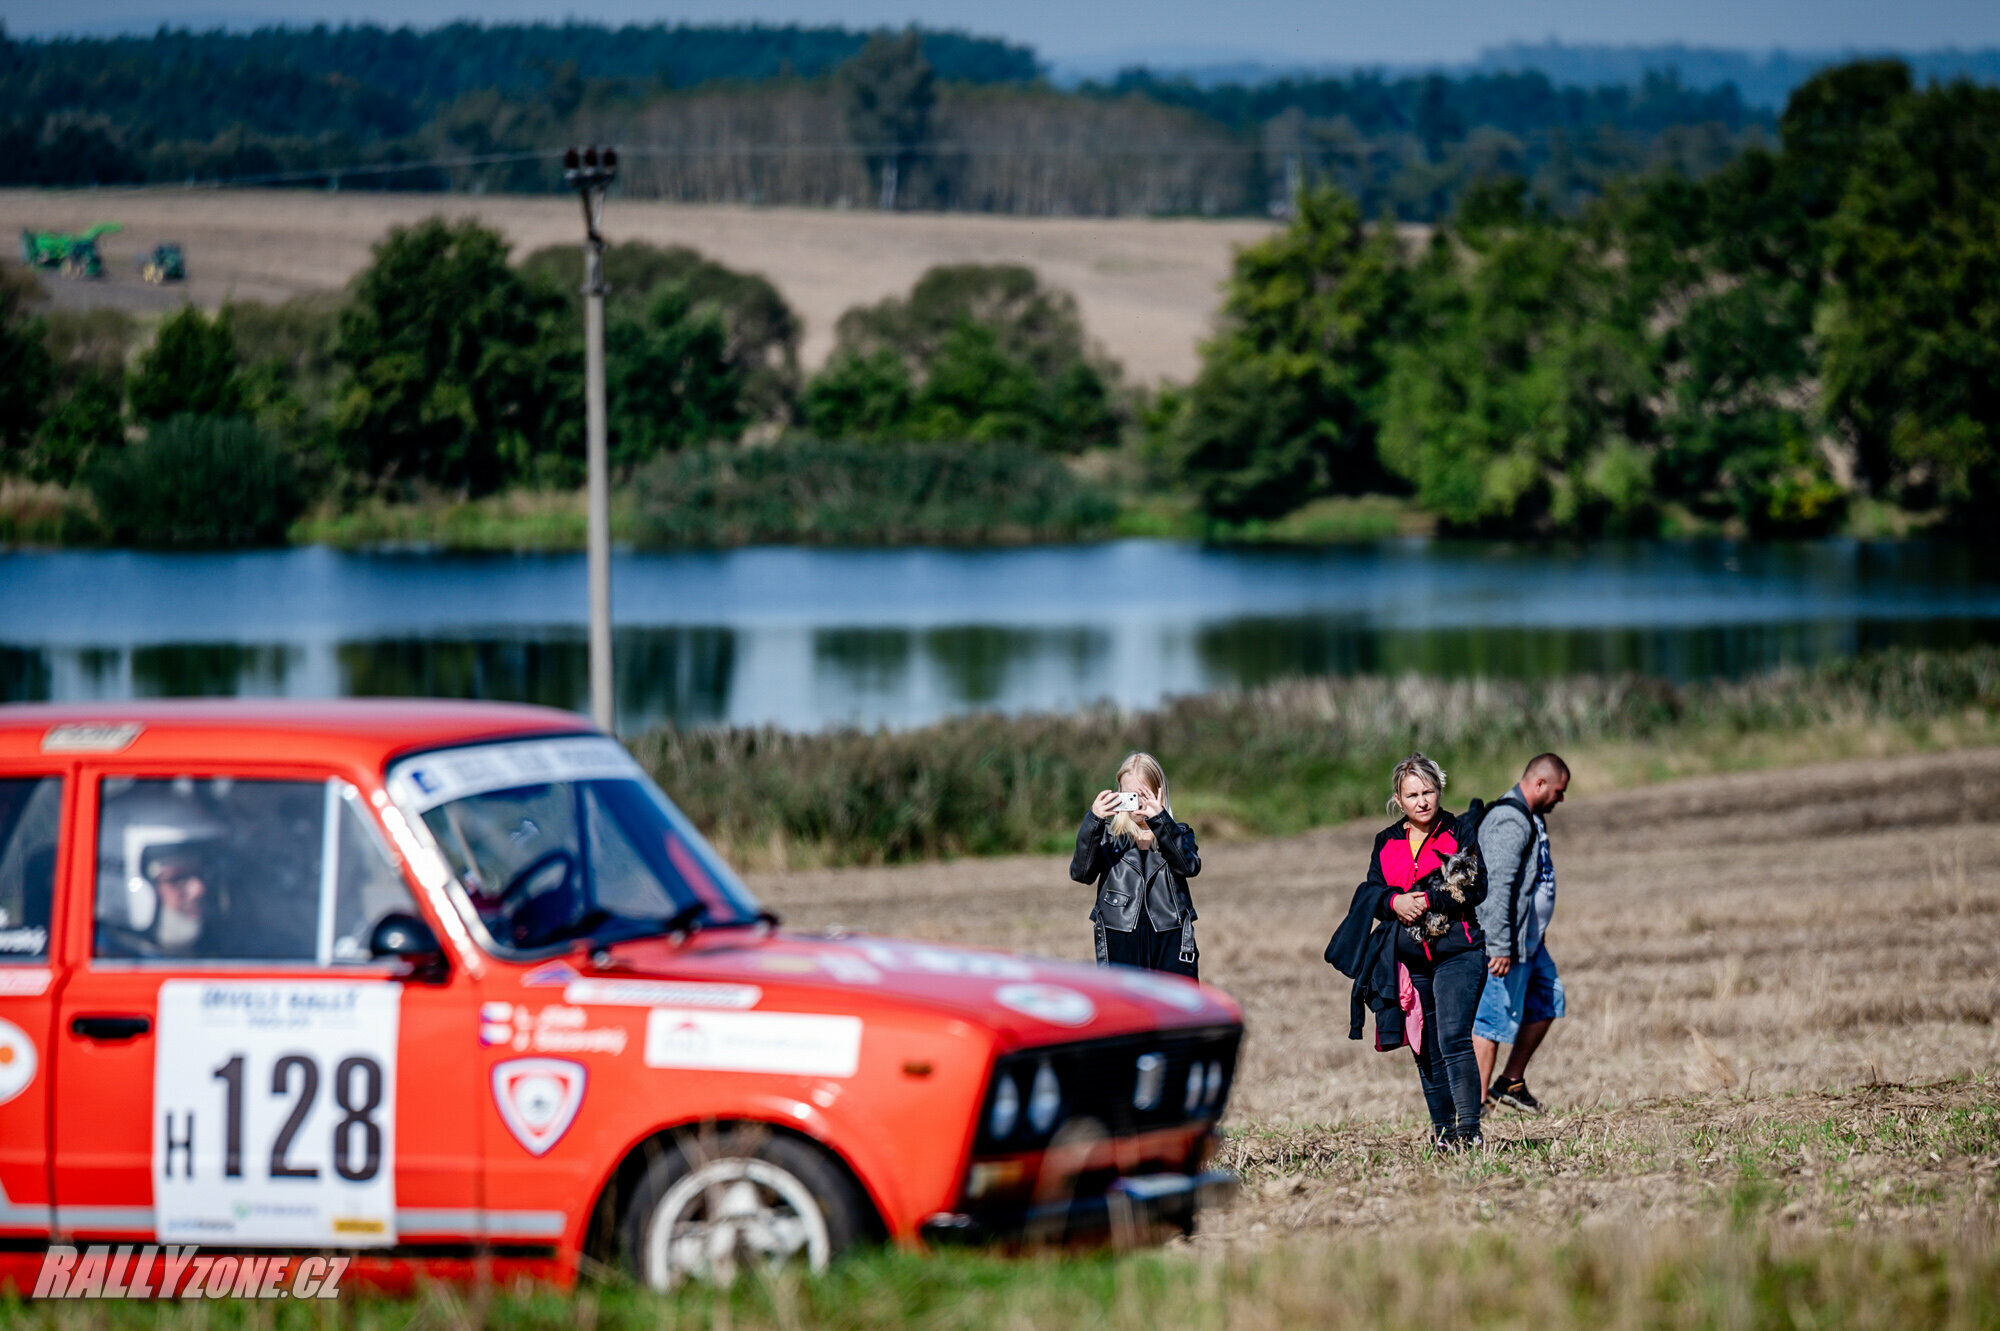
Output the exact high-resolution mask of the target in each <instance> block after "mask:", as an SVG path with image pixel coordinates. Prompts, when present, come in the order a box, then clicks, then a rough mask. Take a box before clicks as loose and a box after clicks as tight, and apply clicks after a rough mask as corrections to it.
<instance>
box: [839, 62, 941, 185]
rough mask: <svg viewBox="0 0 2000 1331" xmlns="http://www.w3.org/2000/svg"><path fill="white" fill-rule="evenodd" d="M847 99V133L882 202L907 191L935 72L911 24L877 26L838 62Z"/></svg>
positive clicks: (926, 134)
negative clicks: (891, 28) (893, 29)
mask: <svg viewBox="0 0 2000 1331" xmlns="http://www.w3.org/2000/svg"><path fill="white" fill-rule="evenodd" d="M839 78H840V85H841V89H842V91H843V93H844V94H845V97H846V102H847V134H848V137H849V138H850V139H851V140H852V141H853V142H854V144H855V145H856V146H857V147H858V148H859V149H860V150H861V155H862V159H863V160H864V161H866V162H867V164H868V178H869V180H870V181H871V182H873V184H874V185H875V188H876V191H877V193H879V194H880V196H881V199H882V206H883V207H884V208H895V207H896V206H897V203H898V200H899V199H900V198H901V197H903V196H904V195H905V193H906V192H908V184H909V180H910V177H911V175H912V174H913V168H914V167H915V166H916V165H917V163H918V162H919V161H920V160H921V155H922V152H923V149H924V148H925V146H926V145H927V144H928V143H929V142H930V137H931V111H932V110H933V108H935V106H936V105H937V76H936V74H935V73H934V72H933V71H932V69H931V64H930V61H928V60H926V59H924V46H923V38H922V37H921V36H920V35H919V34H918V32H917V30H916V29H915V28H909V29H906V30H904V31H903V32H900V33H887V32H878V33H876V34H875V35H874V36H873V37H870V38H869V39H868V44H867V45H866V46H863V47H862V48H861V50H860V51H858V52H856V53H855V56H854V58H853V59H852V60H849V61H848V62H847V63H846V64H844V65H842V66H841V67H840V75H839Z"/></svg>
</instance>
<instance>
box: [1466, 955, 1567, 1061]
mask: <svg viewBox="0 0 2000 1331" xmlns="http://www.w3.org/2000/svg"><path fill="white" fill-rule="evenodd" d="M1562 1015H1563V982H1562V976H1560V975H1558V974H1556V963H1555V960H1554V959H1553V958H1552V957H1550V956H1549V945H1548V944H1547V943H1543V944H1542V945H1541V946H1540V947H1538V948H1536V949H1535V955H1533V956H1532V957H1529V958H1528V959H1527V960H1526V961H1517V962H1515V963H1514V964H1513V965H1512V966H1509V967H1508V968H1507V973H1506V974H1505V975H1502V976H1494V975H1488V976H1487V977H1486V992H1484V993H1482V994H1481V995H1480V996H1479V1014H1478V1015H1477V1016H1476V1017H1474V1018H1473V1019H1472V1033H1473V1034H1474V1035H1476V1036H1478V1037H1479V1038H1480V1039H1482V1040H1491V1041H1493V1043H1495V1044H1512V1043H1514V1037H1515V1036H1517V1035H1519V1034H1520V1033H1521V1027H1522V1025H1523V1024H1524V1023H1526V1022H1531V1021H1549V1020H1552V1019H1553V1018H1556V1017H1560V1016H1562Z"/></svg>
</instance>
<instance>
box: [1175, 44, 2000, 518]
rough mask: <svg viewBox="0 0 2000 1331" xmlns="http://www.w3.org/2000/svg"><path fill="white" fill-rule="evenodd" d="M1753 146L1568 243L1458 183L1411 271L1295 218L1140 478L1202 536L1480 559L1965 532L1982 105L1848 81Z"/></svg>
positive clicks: (1998, 160) (1845, 71) (1586, 214)
mask: <svg viewBox="0 0 2000 1331" xmlns="http://www.w3.org/2000/svg"><path fill="white" fill-rule="evenodd" d="M1779 131H1780V135H1781V138H1782V143H1783V146H1782V148H1774V149H1765V148H1755V149H1752V150H1750V151H1747V152H1745V153H1744V154H1742V155H1741V156H1740V157H1739V158H1737V159H1736V160H1735V161H1733V162H1732V163H1730V164H1729V165H1728V166H1727V167H1725V168H1723V169H1722V170H1719V171H1717V172H1715V173H1713V174H1711V175H1709V176H1707V177H1705V178H1703V179H1700V180H1693V179H1689V178H1687V177H1685V176H1681V175H1676V174H1662V175H1654V176H1650V177H1644V178H1638V179H1633V180H1630V181H1628V182H1626V183H1625V184H1624V185H1623V186H1622V187H1620V188H1618V189H1616V190H1614V191H1611V192H1610V193H1609V194H1608V195H1607V196H1606V197H1605V198H1604V199H1602V200H1600V201H1598V202H1596V203H1594V204H1593V205H1592V206H1590V207H1589V208H1587V209H1585V210H1584V211H1583V212H1581V213H1580V214H1579V215H1576V216H1573V217H1566V216H1564V215H1562V214H1561V213H1560V212H1559V211H1558V210H1557V209H1556V208H1554V207H1553V206H1552V205H1551V202H1550V200H1549V199H1547V197H1546V196H1544V195H1541V194H1539V193H1537V192H1536V191H1534V190H1533V189H1532V188H1531V187H1530V185H1529V183H1528V182H1527V181H1525V180H1522V179H1520V178H1519V177H1515V178H1511V179H1509V178H1500V179H1496V180H1493V181H1490V182H1484V183H1481V184H1480V185H1479V186H1477V187H1476V188H1474V189H1472V190H1470V191H1468V192H1467V194H1466V195H1465V197H1464V198H1463V199H1462V200H1461V201H1460V204H1459V206H1458V208H1457V210H1456V212H1455V213H1454V215H1453V217H1452V218H1451V220H1450V222H1449V223H1448V224H1446V225H1443V226H1440V227H1439V228H1437V229H1436V230H1435V231H1434V232H1433V233H1432V235H1431V237H1430V239H1429V240H1428V242H1426V243H1424V244H1421V245H1417V246H1410V245H1406V244H1405V243H1404V242H1402V241H1401V240H1400V239H1399V238H1398V234H1397V232H1396V231H1395V229H1394V228H1391V227H1388V226H1375V227H1369V226H1366V225H1364V222H1363V216H1362V213H1361V211H1360V209H1359V208H1358V207H1357V206H1356V204H1355V202H1354V200H1353V199H1352V198H1351V197H1350V196H1348V195H1345V194H1343V193H1341V192H1339V191H1337V190H1335V189H1332V188H1325V189H1317V190H1311V191H1308V192H1306V193H1305V194H1303V195H1302V196H1301V201H1300V208H1299V213H1298V216H1297V218H1296V219H1295V220H1294V222H1293V224H1292V225H1291V226H1290V227H1289V228H1288V229H1287V230H1286V231H1284V232H1283V233H1282V234H1280V235H1278V236H1275V237H1273V238H1272V239H1270V240H1269V241H1267V242H1264V243H1262V244H1259V245H1256V246H1253V247H1250V248H1249V249H1247V250H1245V251H1244V252H1242V253H1241V255H1240V256H1239V258H1238V260H1237V262H1236V265H1235V270H1234V274H1233V276H1232V279H1231V281H1230V283H1229V286H1228V292H1227V295H1226V298H1225V301H1224V306H1223V310H1222V313H1221V315H1220V319H1219V323H1218V327H1217V330H1216V332H1215V335H1214V336H1213V338H1212V339H1211V340H1210V341H1209V342H1208V343H1207V344H1206V346H1205V347H1204V348H1203V352H1202V366H1201V370H1200V373H1199V374H1198V375H1197V376H1196V377H1195V379H1194V380H1193V382H1192V383H1190V384H1188V385H1187V386H1186V387H1185V388H1183V389H1176V390H1173V391H1171V392H1170V393H1168V394H1167V395H1165V397H1164V398H1163V400H1162V401H1160V402H1158V403H1156V404H1154V407H1153V409H1152V411H1151V413H1150V417H1149V429H1150V431H1151V437H1152V447H1153V448H1154V450H1155V453H1156V456H1158V457H1159V458H1160V459H1161V466H1162V467H1163V468H1164V469H1165V471H1167V472H1168V473H1170V474H1172V475H1174V476H1176V477H1178V478H1180V479H1181V480H1183V481H1184V482H1185V483H1186V484H1188V485H1189V486H1191V487H1192V488H1193V490H1194V491H1195V492H1196V493H1197V494H1198V495H1199V497H1200V502H1201V504H1202V507H1203V509H1204V511H1205V512H1206V513H1208V514H1209V515H1210V516H1211V517H1212V518H1213V519H1215V520H1217V521H1220V522H1223V523H1231V522H1234V523H1242V522H1252V521H1259V520H1266V519H1270V518H1274V517H1277V516H1280V515H1282V514H1284V513H1286V512H1289V511H1292V510H1294V509H1296V508H1297V507H1298V506H1299V505H1300V503H1301V502H1302V501H1304V500H1308V499H1311V498H1314V497H1321V496H1330V495H1343V494H1347V495H1353V494H1365V493H1371V492H1386V493H1392V494H1400V495H1407V496H1409V497H1411V498H1412V499H1413V501H1414V502H1415V504H1416V505H1418V506H1419V507H1420V508H1421V509H1423V510H1424V511H1426V512H1428V513H1430V514H1432V515H1434V516H1435V517H1436V518H1438V519H1439V520H1440V521H1441V522H1442V523H1444V524H1445V525H1446V527H1447V528H1449V529H1455V530H1462V531H1468V532H1483V533H1529V534H1534V533H1541V534H1576V535H1592V534H1604V533H1619V532H1625V533H1649V532H1658V531H1700V530H1717V529H1727V530H1740V531H1747V532H1749V533H1753V534H1767V535H1769V534H1810V533H1815V532H1825V531H1829V530H1833V529H1835V528H1837V527H1839V526H1840V525H1841V524H1842V523H1843V522H1844V521H1847V520H1848V519H1849V517H1850V510H1852V509H1854V508H1855V507H1856V506H1863V507H1866V506H1870V505H1884V504H1886V505H1890V506H1893V508H1895V509H1896V510H1897V511H1899V512H1902V513H1906V514H1917V515H1922V516H1923V517H1926V518H1933V519H1940V520H1944V521H1948V522H1952V523H1957V524H1965V525H1968V526H1969V525H1970V524H1971V523H1972V522H1973V521H1974V520H1975V519H1976V517H1977V515H1978V514H1979V513H1980V512H1981V511H1983V510H1984V509H1985V508H1986V506H1987V505H1988V504H1989V503H1990V502H1991V499H1992V498H1993V496H1994V495H1995V492H1996V490H2000V387H1996V380H1995V377H1994V375H1993V373H1992V367H1993V366H1994V365H1995V364H1996V363H2000V89H1995V88H1991V87H1982V86H1977V85H1974V84H1972V83H1969V82H1957V83H1952V84H1948V85H1943V86H1939V85H1932V86H1930V87H1928V88H1925V89H1921V90H1920V89H1918V88H1916V87H1914V86H1913V83H1912V80H1911V78H1910V74H1909V70H1908V69H1907V67H1905V66H1903V65H1902V64H1900V63H1898V62H1894V61H1880V62H1862V63H1857V64H1853V65H1849V66H1844V67H1841V68H1837V69H1834V70H1830V71H1827V72H1824V73H1822V74H1820V75H1817V76H1815V77H1814V78H1812V79H1810V80H1808V81H1807V82H1806V83H1804V84H1802V85H1801V86H1800V87H1799V88H1798V89H1797V90H1795V92H1794V93H1793V95H1792V97H1791V99H1790V101H1789V102H1788V103H1787V105H1786V108H1785V111H1784V113H1783V115H1782V117H1781V119H1780V123H1779Z"/></svg>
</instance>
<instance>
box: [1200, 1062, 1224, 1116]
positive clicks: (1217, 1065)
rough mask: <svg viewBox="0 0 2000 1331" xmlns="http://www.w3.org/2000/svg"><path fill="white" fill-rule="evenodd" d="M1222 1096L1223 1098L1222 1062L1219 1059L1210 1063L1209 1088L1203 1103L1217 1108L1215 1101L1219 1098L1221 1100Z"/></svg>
mask: <svg viewBox="0 0 2000 1331" xmlns="http://www.w3.org/2000/svg"><path fill="white" fill-rule="evenodd" d="M1221 1098H1222V1063H1221V1062H1220V1061H1219V1060H1218V1061H1216V1062H1213V1063H1210V1064H1209V1065H1208V1090H1207V1092H1206V1093H1205V1094H1204V1096H1203V1103H1205V1104H1206V1105H1207V1106H1208V1108H1210V1109H1213V1108H1215V1102H1216V1101H1217V1100H1220V1099H1221Z"/></svg>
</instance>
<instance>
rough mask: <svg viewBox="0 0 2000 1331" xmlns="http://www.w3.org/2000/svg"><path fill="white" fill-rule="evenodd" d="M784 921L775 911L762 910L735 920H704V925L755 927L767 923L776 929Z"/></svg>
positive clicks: (712, 926) (706, 927) (735, 927)
mask: <svg viewBox="0 0 2000 1331" xmlns="http://www.w3.org/2000/svg"><path fill="white" fill-rule="evenodd" d="M783 923H784V921H783V920H780V919H779V918H778V916H777V913H776V912H775V911H768V910H760V911H758V912H757V913H756V914H755V915H744V916H740V917H738V918H737V919H733V920H717V921H715V922H714V923H709V922H707V921H703V923H702V927H703V928H705V929H754V928H755V927H757V926H758V925H760V924H767V925H769V926H771V928H773V929H775V928H777V927H778V926H779V925H780V924H783Z"/></svg>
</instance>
